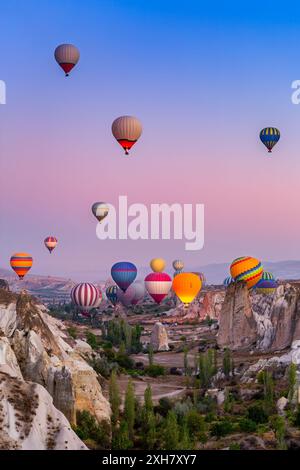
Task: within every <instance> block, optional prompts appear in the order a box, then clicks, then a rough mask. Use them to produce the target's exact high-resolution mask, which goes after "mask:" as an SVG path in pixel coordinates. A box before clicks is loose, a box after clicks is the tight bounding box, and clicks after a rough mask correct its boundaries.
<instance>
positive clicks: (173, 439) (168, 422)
mask: <svg viewBox="0 0 300 470" xmlns="http://www.w3.org/2000/svg"><path fill="white" fill-rule="evenodd" d="M178 447H179V427H178V423H177V418H176V414H175V412H174V411H173V410H171V411H169V412H168V415H167V417H166V418H165V423H164V433H163V448H164V449H165V450H176V449H178Z"/></svg>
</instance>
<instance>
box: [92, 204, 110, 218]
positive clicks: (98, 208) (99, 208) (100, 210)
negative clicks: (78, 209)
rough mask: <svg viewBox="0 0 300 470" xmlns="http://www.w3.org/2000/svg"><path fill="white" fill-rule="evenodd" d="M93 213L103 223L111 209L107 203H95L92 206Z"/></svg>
mask: <svg viewBox="0 0 300 470" xmlns="http://www.w3.org/2000/svg"><path fill="white" fill-rule="evenodd" d="M92 212H93V214H94V216H95V217H96V219H97V220H99V222H102V220H103V219H105V217H106V216H107V214H108V212H109V207H108V205H107V204H106V203H105V202H95V203H94V204H93V205H92Z"/></svg>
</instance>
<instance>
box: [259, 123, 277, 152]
mask: <svg viewBox="0 0 300 470" xmlns="http://www.w3.org/2000/svg"><path fill="white" fill-rule="evenodd" d="M259 137H260V140H261V141H262V143H263V144H264V145H265V147H267V149H268V151H269V153H271V152H272V148H273V147H274V145H276V144H277V142H278V140H279V139H280V132H279V130H278V129H276V127H265V128H264V129H262V130H261V131H260V134H259Z"/></svg>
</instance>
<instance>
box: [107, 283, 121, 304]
mask: <svg viewBox="0 0 300 470" xmlns="http://www.w3.org/2000/svg"><path fill="white" fill-rule="evenodd" d="M105 293H106V297H107V298H108V300H109V301H110V302H111V303H112V304H113V305H116V304H117V302H118V287H117V286H109V287H108V288H107V289H106V292H105Z"/></svg>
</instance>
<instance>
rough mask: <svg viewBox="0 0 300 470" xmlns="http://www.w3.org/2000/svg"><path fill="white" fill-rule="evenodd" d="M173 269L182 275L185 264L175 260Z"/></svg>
mask: <svg viewBox="0 0 300 470" xmlns="http://www.w3.org/2000/svg"><path fill="white" fill-rule="evenodd" d="M173 268H174V269H175V271H176V272H177V273H180V272H181V271H182V270H183V268H184V262H183V261H181V260H180V259H175V260H174V261H173Z"/></svg>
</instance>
